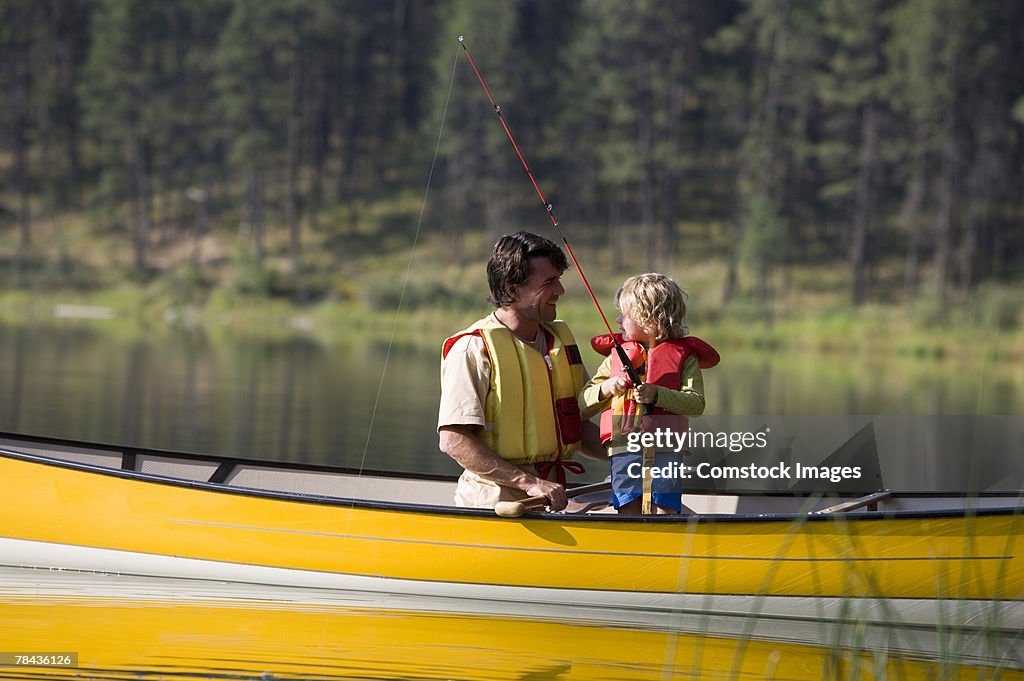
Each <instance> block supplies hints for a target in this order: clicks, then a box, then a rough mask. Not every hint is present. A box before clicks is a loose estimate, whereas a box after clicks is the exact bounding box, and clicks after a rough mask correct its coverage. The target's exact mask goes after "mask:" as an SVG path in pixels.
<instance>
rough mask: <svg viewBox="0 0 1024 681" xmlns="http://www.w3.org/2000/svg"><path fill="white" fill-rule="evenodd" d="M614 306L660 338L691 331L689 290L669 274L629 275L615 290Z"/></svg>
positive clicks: (677, 336) (679, 335)
mask: <svg viewBox="0 0 1024 681" xmlns="http://www.w3.org/2000/svg"><path fill="white" fill-rule="evenodd" d="M615 307H616V308H618V309H619V311H621V312H623V313H624V314H625V313H628V314H629V316H630V317H632V318H633V320H634V321H636V323H637V324H639V325H640V327H641V328H643V330H644V331H646V332H647V333H650V334H652V335H653V336H654V337H655V338H656V339H657V340H665V339H666V338H682V337H683V336H685V335H686V334H688V333H689V332H690V330H689V328H687V326H686V291H684V290H683V289H682V288H680V286H679V284H677V283H676V282H675V281H673V280H672V278H671V277H669V276H667V275H664V274H658V273H657V272H648V273H647V274H638V275H636V276H633V277H630V278H629V279H627V280H626V281H625V282H623V284H622V287H621V288H620V289H619V290H618V292H616V294H615Z"/></svg>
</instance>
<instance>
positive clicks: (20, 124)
mask: <svg viewBox="0 0 1024 681" xmlns="http://www.w3.org/2000/svg"><path fill="white" fill-rule="evenodd" d="M19 18H23V19H24V21H25V22H26V23H28V22H29V19H28V17H19ZM27 28H28V27H19V29H27ZM26 33H27V31H26ZM29 48H30V44H29V42H28V38H27V37H24V34H23V37H22V38H21V39H19V40H18V42H17V45H16V46H15V54H16V56H15V64H14V66H13V71H14V74H15V75H14V92H13V97H12V98H11V99H12V104H13V107H14V129H13V130H12V136H13V142H14V169H13V170H14V177H13V178H12V179H13V180H14V186H15V187H16V188H17V192H18V234H19V237H20V238H19V242H18V267H19V269H20V268H21V267H23V266H24V264H25V263H24V262H23V259H24V258H25V257H26V256H27V255H28V249H29V246H31V243H32V212H31V206H30V203H29V199H30V192H31V187H30V183H29V159H28V152H29V128H30V126H31V115H30V113H29V95H30V91H31V87H32V74H31V72H30V70H29V69H30V67H29V54H28V53H29Z"/></svg>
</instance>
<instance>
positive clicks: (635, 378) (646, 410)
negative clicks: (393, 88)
mask: <svg viewBox="0 0 1024 681" xmlns="http://www.w3.org/2000/svg"><path fill="white" fill-rule="evenodd" d="M459 44H460V45H462V49H463V50H464V51H465V52H466V59H468V60H469V65H470V66H472V67H473V73H475V74H476V79H477V80H479V81H480V85H481V86H482V87H483V89H484V92H485V93H486V94H487V99H488V100H490V102H491V106H492V107H494V113H496V114H498V120H499V121H501V127H502V128H504V129H505V134H506V135H508V141H509V142H511V143H512V148H513V149H515V150H516V155H517V156H519V161H520V162H521V163H522V164H523V169H525V170H526V175H527V177H529V178H530V182H532V183H533V188H534V189H535V190H537V196H539V197H540V203H541V205H542V206H544V210H545V211H547V214H548V217H549V218H551V224H552V225H554V227H555V231H557V232H558V236H560V237H562V243H563V244H565V250H566V251H568V253H569V257H570V258H571V259H572V264H573V265H575V266H576V271H577V272H579V273H580V279H582V280H583V285H584V286H586V287H587V293H589V294H590V299H591V300H592V301H594V306H595V307H597V312H598V313H599V314H600V315H601V321H603V322H604V327H605V328H606V329H608V335H609V336H611V339H612V342H613V343H614V344H615V353H616V354H617V355H618V356H619V361H620V362H622V366H623V368H624V369H625V370H626V375H628V376H629V380H630V381H631V382H632V383H633V387H634V388H636V387H639V386H640V385H641V384H642V383H643V381H642V380H641V379H640V374H638V373H637V370H636V367H634V366H633V362H632V361H631V360H630V359H629V355H627V354H626V351H625V349H624V348H623V347H622V344H621V343H619V339H618V338H616V337H615V333H614V332H613V331H612V327H611V324H609V323H608V318H607V317H605V316H604V310H602V309H601V303H599V302H597V296H595V295H594V290H593V289H592V288H590V282H589V281H587V275H585V274H584V273H583V268H582V267H580V263H579V260H577V259H576V254H575V253H573V252H572V246H570V245H569V239H567V238H566V236H565V232H563V231H562V228H561V227H560V226H559V224H558V218H556V217H555V207H554V206H553V205H552V204H551V202H550V201H548V200H547V199H546V198H544V192H542V191H541V189H540V184H539V183H538V182H537V177H536V176H535V175H534V174H533V171H532V170H531V169H530V164H529V163H527V162H526V157H525V156H523V152H522V150H520V148H519V145H518V144H517V143H516V138H515V137H514V136H513V135H512V130H511V129H510V128H509V127H508V123H507V122H505V116H504V115H502V113H501V107H500V106H498V104H497V103H496V102H495V101H494V97H493V96H492V95H491V90H490V88H488V87H487V83H486V82H485V81H484V77H483V74H481V73H480V69H478V68H477V66H476V62H475V61H473V55H472V54H470V52H469V48H468V47H466V38H465V36H461V35H460V36H459ZM640 409H641V413H642V414H643V415H644V416H647V415H648V414H650V411H651V405H650V404H646V403H644V404H641V405H640Z"/></svg>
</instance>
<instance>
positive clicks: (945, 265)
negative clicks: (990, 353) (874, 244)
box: [932, 104, 958, 319]
mask: <svg viewBox="0 0 1024 681" xmlns="http://www.w3.org/2000/svg"><path fill="white" fill-rule="evenodd" d="M942 127H943V139H942V170H941V174H940V176H939V178H938V192H937V194H938V196H937V197H936V204H937V207H938V212H937V213H936V215H935V256H934V260H933V263H934V268H933V269H934V271H933V283H934V291H933V292H932V295H933V303H934V313H935V316H936V318H937V319H943V318H945V316H946V284H947V280H948V279H949V262H950V255H951V251H952V245H953V210H954V198H955V192H956V177H955V174H956V168H957V160H958V159H957V149H956V138H955V137H954V135H955V130H954V117H953V107H952V104H950V107H949V108H948V109H947V110H946V112H945V115H944V116H943V126H942Z"/></svg>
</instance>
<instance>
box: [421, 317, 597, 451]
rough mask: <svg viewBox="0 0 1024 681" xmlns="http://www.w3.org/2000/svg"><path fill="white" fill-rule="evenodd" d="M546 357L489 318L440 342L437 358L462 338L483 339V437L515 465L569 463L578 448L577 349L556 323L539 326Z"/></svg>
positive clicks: (580, 382)
mask: <svg viewBox="0 0 1024 681" xmlns="http://www.w3.org/2000/svg"><path fill="white" fill-rule="evenodd" d="M541 328H542V329H543V330H544V333H545V337H546V340H547V345H548V353H547V355H546V356H544V355H541V354H540V353H539V352H537V351H536V350H535V349H534V348H532V347H530V346H529V345H528V344H526V343H524V342H522V341H521V340H519V339H518V338H516V337H515V336H513V335H512V332H511V331H509V330H508V329H507V328H506V327H505V326H504V325H502V324H501V323H500V322H498V321H497V320H495V319H494V318H493V317H491V316H488V317H486V318H484V319H482V320H480V321H478V322H477V323H476V324H473V325H472V326H470V327H469V328H468V329H466V330H464V331H461V332H459V333H457V334H455V335H454V336H452V337H451V338H449V339H447V340H446V341H445V343H444V346H443V349H442V354H441V359H442V361H444V358H445V357H446V356H447V355H448V351H449V350H451V347H452V345H454V344H455V341H457V340H458V339H459V338H461V337H462V336H466V335H478V336H480V337H481V338H483V341H484V345H485V346H486V348H487V354H488V355H489V356H490V359H491V383H490V389H489V390H488V391H487V399H486V402H485V404H484V414H485V418H486V420H487V428H486V429H485V431H484V432H483V433H482V435H481V438H482V439H483V441H484V443H485V444H486V445H487V446H488V447H490V448H491V449H493V450H494V451H495V452H496V453H497V454H498V455H499V456H500V457H501V458H503V459H505V460H506V461H509V462H511V463H514V464H523V463H537V462H542V461H554V460H557V459H568V458H569V457H571V456H572V455H573V454H574V453H575V452H576V451H578V450H579V448H580V440H581V436H582V427H583V426H582V420H581V419H580V412H579V406H578V402H577V396H578V395H579V393H580V391H581V390H582V389H583V383H584V376H583V361H582V358H581V356H580V351H579V347H578V346H577V345H576V340H575V338H574V337H573V335H572V332H571V331H570V330H569V327H568V326H567V325H566V324H565V323H564V322H560V321H555V322H551V323H549V324H541Z"/></svg>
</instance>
